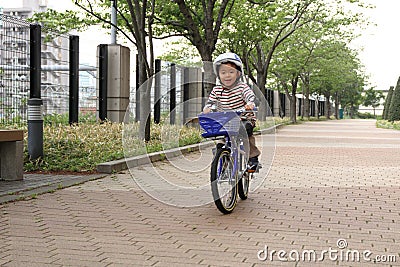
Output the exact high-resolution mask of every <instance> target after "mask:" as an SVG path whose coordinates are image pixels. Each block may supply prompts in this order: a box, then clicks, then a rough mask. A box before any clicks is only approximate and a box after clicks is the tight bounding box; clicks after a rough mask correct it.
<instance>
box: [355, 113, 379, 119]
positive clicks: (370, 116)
mask: <svg viewBox="0 0 400 267" xmlns="http://www.w3.org/2000/svg"><path fill="white" fill-rule="evenodd" d="M356 116H357V118H359V119H375V115H374V114H371V113H369V112H363V113H361V112H357V115H356Z"/></svg>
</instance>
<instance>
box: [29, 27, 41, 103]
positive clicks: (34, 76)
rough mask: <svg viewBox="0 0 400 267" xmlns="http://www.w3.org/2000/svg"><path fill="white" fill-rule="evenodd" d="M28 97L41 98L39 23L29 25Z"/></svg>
mask: <svg viewBox="0 0 400 267" xmlns="http://www.w3.org/2000/svg"><path fill="white" fill-rule="evenodd" d="M30 39H31V42H30V50H31V54H30V63H31V64H30V65H31V67H30V87H31V88H30V95H29V96H30V98H41V91H40V85H41V72H40V71H41V61H40V60H41V58H40V57H41V55H40V53H41V45H42V39H41V27H40V25H39V24H31V25H30Z"/></svg>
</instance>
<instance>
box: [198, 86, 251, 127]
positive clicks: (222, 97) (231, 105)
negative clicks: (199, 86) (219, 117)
mask: <svg viewBox="0 0 400 267" xmlns="http://www.w3.org/2000/svg"><path fill="white" fill-rule="evenodd" d="M254 101H255V95H254V92H253V91H252V90H251V89H250V87H249V86H248V85H247V84H246V83H244V82H241V81H239V82H238V84H236V86H235V87H233V88H231V89H228V88H224V87H223V86H221V85H217V86H215V87H214V88H213V90H212V91H211V93H210V95H209V97H208V102H207V104H206V105H205V108H211V107H212V105H213V104H214V103H215V104H216V105H217V110H218V111H227V110H237V109H242V108H244V106H245V105H246V104H250V103H252V104H254ZM248 115H249V116H248V117H249V119H251V120H255V116H254V114H251V113H249V114H248Z"/></svg>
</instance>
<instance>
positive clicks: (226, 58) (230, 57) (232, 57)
mask: <svg viewBox="0 0 400 267" xmlns="http://www.w3.org/2000/svg"><path fill="white" fill-rule="evenodd" d="M228 62H231V63H233V64H235V65H236V66H237V69H238V70H239V71H240V72H241V74H242V75H243V63H242V60H241V59H240V57H239V56H238V55H236V54H235V53H223V54H221V55H219V56H218V57H217V58H216V59H215V60H214V62H213V69H214V73H215V75H217V77H219V75H218V69H219V66H221V64H222V63H228Z"/></svg>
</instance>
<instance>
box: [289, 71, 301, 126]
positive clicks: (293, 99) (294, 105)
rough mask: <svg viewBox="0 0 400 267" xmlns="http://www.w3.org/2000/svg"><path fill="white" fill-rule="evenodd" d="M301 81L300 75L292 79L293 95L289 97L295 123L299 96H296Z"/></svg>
mask: <svg viewBox="0 0 400 267" xmlns="http://www.w3.org/2000/svg"><path fill="white" fill-rule="evenodd" d="M298 82H299V76H296V77H295V78H293V79H292V95H291V96H290V97H289V99H290V120H291V121H292V122H293V123H296V122H297V112H296V108H297V97H296V92H297V85H298Z"/></svg>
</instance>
